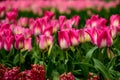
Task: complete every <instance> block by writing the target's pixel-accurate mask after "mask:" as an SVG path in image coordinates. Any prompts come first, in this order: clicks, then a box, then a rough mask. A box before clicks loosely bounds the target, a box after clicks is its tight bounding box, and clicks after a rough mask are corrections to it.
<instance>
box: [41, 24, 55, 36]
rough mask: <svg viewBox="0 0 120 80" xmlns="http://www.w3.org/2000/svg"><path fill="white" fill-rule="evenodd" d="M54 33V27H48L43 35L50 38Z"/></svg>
mask: <svg viewBox="0 0 120 80" xmlns="http://www.w3.org/2000/svg"><path fill="white" fill-rule="evenodd" d="M52 33H53V26H51V25H47V27H46V28H45V29H44V31H43V34H45V35H47V36H50V35H52Z"/></svg>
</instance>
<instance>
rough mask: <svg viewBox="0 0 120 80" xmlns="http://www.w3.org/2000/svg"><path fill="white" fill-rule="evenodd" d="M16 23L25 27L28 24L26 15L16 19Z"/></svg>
mask: <svg viewBox="0 0 120 80" xmlns="http://www.w3.org/2000/svg"><path fill="white" fill-rule="evenodd" d="M18 25H20V26H23V27H26V26H27V25H28V18H26V17H21V18H20V19H19V20H18Z"/></svg>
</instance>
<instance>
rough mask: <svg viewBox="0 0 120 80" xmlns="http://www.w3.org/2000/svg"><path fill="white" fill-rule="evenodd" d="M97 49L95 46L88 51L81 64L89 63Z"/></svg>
mask: <svg viewBox="0 0 120 80" xmlns="http://www.w3.org/2000/svg"><path fill="white" fill-rule="evenodd" d="M97 48H98V47H97V46H95V47H93V48H92V49H90V50H89V51H88V52H87V54H86V56H85V59H84V60H83V62H85V63H88V62H89V61H90V59H91V58H92V55H93V52H94V51H95V50H96V49H97Z"/></svg>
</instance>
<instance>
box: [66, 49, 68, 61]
mask: <svg viewBox="0 0 120 80" xmlns="http://www.w3.org/2000/svg"><path fill="white" fill-rule="evenodd" d="M66 59H67V60H68V52H67V51H66Z"/></svg>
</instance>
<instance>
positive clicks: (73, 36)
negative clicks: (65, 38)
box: [69, 29, 79, 46]
mask: <svg viewBox="0 0 120 80" xmlns="http://www.w3.org/2000/svg"><path fill="white" fill-rule="evenodd" d="M78 36H79V34H78V31H77V30H75V29H71V30H69V39H70V43H71V45H72V46H76V45H78V44H79V39H78Z"/></svg>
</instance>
